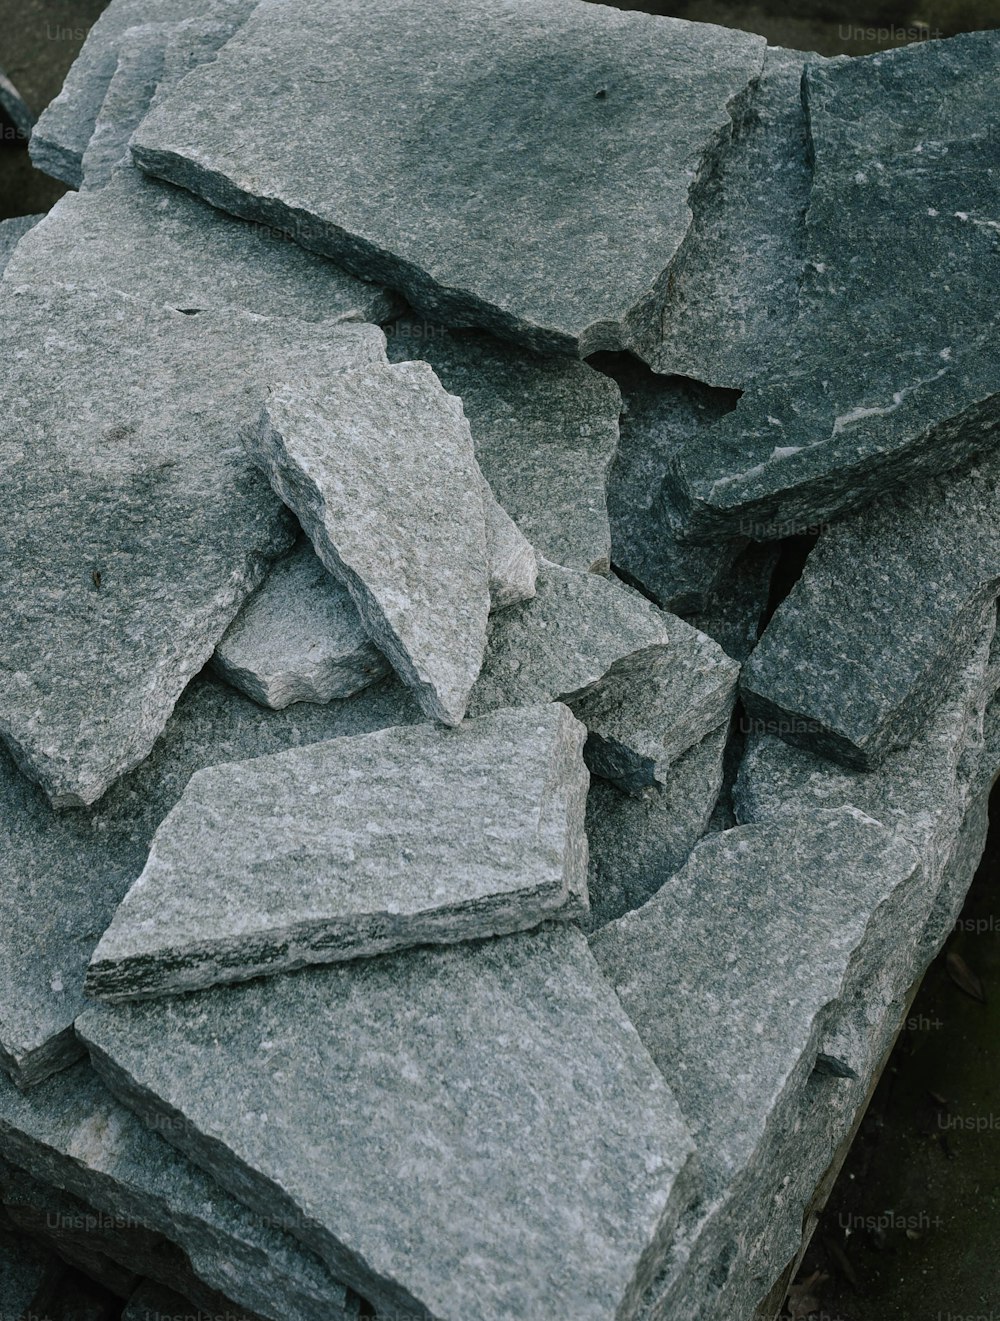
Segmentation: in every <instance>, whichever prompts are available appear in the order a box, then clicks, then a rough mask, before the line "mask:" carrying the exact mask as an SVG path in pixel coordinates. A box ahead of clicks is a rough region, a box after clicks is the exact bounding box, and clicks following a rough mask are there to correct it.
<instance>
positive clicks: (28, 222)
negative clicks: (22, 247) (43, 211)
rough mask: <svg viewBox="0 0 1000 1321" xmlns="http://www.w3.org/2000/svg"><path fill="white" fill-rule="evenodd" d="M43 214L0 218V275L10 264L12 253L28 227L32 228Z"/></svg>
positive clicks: (42, 217)
mask: <svg viewBox="0 0 1000 1321" xmlns="http://www.w3.org/2000/svg"><path fill="white" fill-rule="evenodd" d="M44 218H45V217H44V216H41V215H34V216H13V217H12V218H11V219H10V220H0V275H3V273H4V271H5V270H6V269H7V267H8V265H9V264H10V259H11V257H13V255H14V249H15V248H16V247H17V246H18V244H19V243H20V242H21V240H22V239H23V238H24V236H25V234H27V232H28V230H29V229H32V228H34V226H35V225H37V224H38V222H39V221H40V220H44Z"/></svg>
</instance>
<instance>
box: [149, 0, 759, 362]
mask: <svg viewBox="0 0 1000 1321" xmlns="http://www.w3.org/2000/svg"><path fill="white" fill-rule="evenodd" d="M763 48H764V42H763V40H762V39H761V38H759V37H756V36H752V35H750V34H746V33H742V32H734V31H731V30H726V29H723V28H718V27H713V26H711V25H708V24H700V23H698V24H695V23H685V22H683V21H681V20H677V19H662V18H652V17H649V16H646V15H642V14H636V13H628V14H625V13H620V12H616V11H614V10H609V9H607V8H604V7H599V6H586V7H584V6H582V5H580V4H577V3H572V2H571V0H544V3H539V0H530V3H529V0H505V3H504V4H502V5H500V6H499V8H498V7H497V5H496V4H494V3H488V2H487V0H476V2H475V3H468V0H447V2H446V3H442V4H438V5H436V6H434V8H433V9H432V10H430V11H429V10H428V8H427V6H426V5H425V4H423V3H421V0H405V3H396V4H393V5H392V6H389V5H382V4H376V5H372V4H361V3H351V4H349V5H345V6H343V7H342V9H341V11H340V21H339V22H338V23H337V24H331V23H330V21H329V9H328V7H327V5H326V4H325V3H323V0H309V2H308V3H302V4H298V5H296V6H295V7H294V9H290V8H289V6H287V5H285V4H282V3H280V2H276V0H265V3H263V4H261V5H260V6H258V8H257V9H256V11H255V12H254V15H253V17H252V18H251V19H250V20H249V21H248V22H247V24H246V25H245V26H244V27H243V28H242V29H241V31H240V32H239V33H238V34H237V35H236V36H235V37H234V39H233V40H232V41H231V42H230V43H229V44H228V45H227V46H226V47H225V48H224V49H223V51H222V52H221V53H220V55H219V57H218V59H217V60H216V61H215V63H214V64H213V65H212V66H211V67H210V69H204V70H200V71H196V72H195V73H194V74H192V75H191V77H190V78H189V79H188V80H187V81H186V82H185V84H184V87H183V88H182V89H180V90H178V91H177V92H175V94H174V95H173V96H172V97H170V98H168V99H167V100H166V101H165V102H163V103H162V104H161V105H160V106H159V107H158V108H157V109H156V110H154V112H153V113H152V114H151V115H150V116H149V117H148V118H147V119H146V120H145V122H144V123H143V124H142V126H141V127H140V129H139V131H138V133H137V134H136V137H135V139H134V140H133V153H134V155H135V158H136V160H137V161H138V163H139V164H140V165H141V166H142V167H143V169H146V170H148V171H149V172H151V173H153V174H158V175H160V176H162V177H163V178H168V179H170V180H171V181H172V182H174V183H179V184H182V185H183V186H185V187H188V188H190V189H191V190H192V191H194V192H198V193H200V194H201V195H203V196H205V197H206V198H207V199H208V200H209V201H211V202H213V203H215V204H216V205H219V206H222V207H224V208H226V209H228V210H231V211H234V212H236V213H237V214H241V215H245V216H250V217H253V218H259V219H264V220H267V221H268V222H269V223H275V224H279V225H282V226H284V227H286V228H287V229H288V230H289V232H291V233H294V234H295V235H296V237H297V238H298V241H299V242H301V243H303V244H304V245H305V246H308V247H312V248H315V249H316V250H317V251H322V252H325V253H326V254H327V255H329V256H332V257H334V258H336V259H337V260H341V261H343V262H344V264H345V265H347V266H348V268H349V269H351V270H353V271H354V272H355V273H356V274H363V275H366V276H369V277H370V278H373V279H377V280H379V281H381V282H383V283H385V284H388V285H390V286H391V287H393V288H397V289H400V290H402V291H403V292H404V293H405V294H406V295H407V297H408V298H409V301H410V302H411V303H412V304H413V306H414V307H415V308H418V309H419V310H420V311H421V312H422V313H424V314H425V315H428V316H432V317H435V318H437V319H440V320H442V321H444V322H445V323H447V324H449V325H452V326H463V325H465V326H469V325H473V326H478V327H480V328H483V329H487V330H491V331H493V332H494V333H500V334H502V335H503V336H505V337H506V338H514V339H519V340H520V341H522V342H523V343H525V344H527V345H528V346H529V347H531V348H535V349H538V350H546V349H557V350H559V351H564V352H565V351H568V352H573V353H576V354H578V355H580V356H586V355H587V354H589V353H593V352H596V351H598V350H601V349H612V350H616V349H621V348H627V347H629V346H630V344H631V343H632V342H633V341H634V340H635V339H636V338H637V325H640V324H641V325H643V326H644V325H645V323H646V322H647V321H649V320H650V318H655V316H656V313H657V311H658V308H659V305H660V303H661V302H662V299H663V296H664V295H663V288H662V285H663V284H664V283H665V281H664V279H663V277H664V272H665V270H666V268H667V266H668V265H669V263H670V261H671V259H672V258H673V256H674V254H675V253H676V251H677V248H678V246H679V245H680V243H681V241H682V239H683V238H684V235H685V233H686V232H687V229H688V227H689V225H690V221H691V212H690V209H689V204H688V193H689V190H690V187H691V184H692V180H693V178H694V177H695V176H696V175H697V174H698V172H699V171H702V170H704V169H707V168H708V166H709V162H711V161H712V160H713V159H714V156H715V155H716V153H717V152H718V150H719V148H720V146H721V145H722V144H723V143H724V142H725V141H726V139H727V138H728V136H729V134H730V132H731V128H732V120H731V118H730V112H729V107H730V103H731V102H733V101H734V100H735V99H736V98H737V97H739V96H740V95H741V94H743V93H744V92H745V90H746V88H747V85H748V83H749V82H750V80H751V79H753V78H755V77H756V76H757V75H758V74H759V72H760V69H761V67H762V64H763ZM376 69H377V76H376V73H375V70H376ZM376 84H377V88H378V90H377V93H376V92H375V90H374V89H375V87H376ZM262 85H266V86H268V87H270V88H271V89H272V95H270V96H269V98H268V100H267V106H266V112H265V109H264V104H263V102H262V101H261V100H260V97H259V88H260V87H261V86H262ZM401 108H402V112H401ZM276 122H278V123H288V124H295V125H296V132H297V142H298V146H297V150H296V151H295V152H293V153H290V152H288V151H287V150H285V143H284V141H283V138H282V135H281V134H275V133H274V131H273V125H274V124H275V123H276ZM310 159H313V160H322V161H323V162H324V168H323V169H322V170H318V169H315V168H305V169H303V168H302V167H301V162H302V161H309V160H310ZM581 196H586V206H584V207H581V205H580V198H581Z"/></svg>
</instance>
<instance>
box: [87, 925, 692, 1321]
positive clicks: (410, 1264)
mask: <svg viewBox="0 0 1000 1321" xmlns="http://www.w3.org/2000/svg"><path fill="white" fill-rule="evenodd" d="M150 1015H153V1016H154V1018H155V1023H156V1028H155V1031H151V1030H150V1029H151V1025H152V1022H153V1021H154V1018H151V1017H150ZM79 1026H80V1030H81V1031H82V1032H83V1034H84V1037H85V1039H86V1040H87V1042H88V1044H89V1046H90V1048H91V1050H92V1051H93V1052H94V1053H95V1055H96V1057H97V1058H98V1059H99V1061H100V1064H101V1068H102V1070H103V1071H104V1073H105V1074H106V1076H107V1077H108V1078H109V1079H110V1080H111V1081H112V1083H113V1085H114V1086H115V1087H116V1088H117V1089H118V1090H120V1091H121V1093H122V1094H123V1095H125V1096H127V1097H128V1099H129V1103H130V1104H133V1105H136V1106H137V1107H139V1108H140V1109H141V1110H143V1111H144V1112H145V1113H146V1114H147V1115H148V1116H150V1117H155V1115H157V1114H162V1113H170V1114H171V1115H174V1116H181V1115H183V1117H184V1118H183V1121H182V1123H180V1124H179V1125H178V1127H177V1130H176V1131H173V1132H171V1134H170V1137H171V1139H172V1140H174V1141H176V1142H177V1143H178V1144H179V1145H181V1146H182V1147H184V1148H187V1149H188V1150H189V1151H190V1152H192V1154H194V1155H196V1157H197V1159H198V1160H199V1161H202V1162H204V1163H205V1164H206V1166H207V1167H208V1168H209V1169H210V1171H211V1172H212V1173H213V1174H214V1176H215V1177H217V1178H218V1179H219V1180H220V1181H221V1182H222V1183H223V1184H224V1185H226V1186H229V1187H231V1188H233V1189H236V1190H238V1191H239V1195H240V1196H241V1197H243V1198H245V1199H249V1200H250V1201H251V1202H253V1203H255V1204H256V1205H258V1206H260V1207H261V1208H262V1209H264V1210H266V1212H267V1213H271V1214H273V1213H274V1212H275V1210H278V1211H280V1212H285V1213H289V1214H292V1215H293V1216H296V1217H298V1218H299V1232H300V1234H301V1235H302V1236H303V1237H304V1239H306V1240H308V1241H309V1242H311V1243H312V1244H313V1245H314V1246H315V1247H316V1248H317V1250H318V1251H319V1252H320V1253H321V1255H322V1256H323V1257H324V1259H325V1260H327V1261H328V1262H329V1263H330V1264H331V1266H332V1267H333V1269H335V1270H337V1271H340V1270H343V1271H344V1274H345V1278H347V1279H348V1280H349V1282H350V1283H352V1284H354V1285H355V1286H356V1287H359V1289H360V1291H361V1292H362V1293H363V1296H366V1297H369V1298H371V1299H372V1301H373V1302H375V1304H376V1306H381V1307H383V1308H385V1309H387V1310H389V1311H390V1312H391V1311H392V1310H393V1308H403V1309H407V1308H408V1309H410V1310H417V1311H419V1310H420V1309H423V1308H426V1309H427V1311H428V1312H429V1313H430V1315H432V1316H436V1317H441V1318H451V1317H454V1318H458V1317H463V1318H483V1321H485V1319H486V1318H493V1317H497V1316H532V1315H538V1316H540V1315H545V1314H546V1313H549V1312H551V1313H552V1314H559V1315H561V1314H562V1313H563V1312H564V1311H565V1310H566V1309H569V1311H570V1312H571V1313H572V1315H573V1316H578V1317H594V1318H598V1317H600V1318H605V1317H607V1316H609V1315H610V1316H614V1315H618V1316H621V1317H627V1316H630V1315H631V1314H632V1312H633V1311H634V1308H635V1304H636V1303H637V1301H638V1294H639V1292H640V1291H641V1288H642V1287H643V1285H644V1284H645V1283H646V1279H647V1278H648V1276H649V1274H650V1273H651V1271H652V1269H653V1266H654V1263H655V1259H656V1256H657V1254H658V1252H659V1251H661V1250H662V1248H663V1247H664V1246H665V1243H666V1242H667V1241H669V1237H670V1235H671V1232H672V1230H673V1228H674V1226H675V1224H676V1222H677V1218H678V1216H679V1215H680V1212H681V1211H682V1210H683V1208H684V1206H685V1205H686V1203H687V1202H688V1200H689V1198H690V1196H691V1193H692V1183H691V1178H692V1172H691V1168H690V1161H691V1156H692V1149H691V1145H690V1142H689V1139H688V1138H687V1135H686V1131H685V1128H684V1125H683V1124H682V1122H681V1121H680V1118H679V1115H678V1113H677V1110H676V1106H675V1103H674V1101H673V1098H672V1097H671V1095H670V1092H669V1090H668V1089H667V1087H666V1085H665V1083H664V1082H663V1080H662V1078H661V1077H660V1075H659V1074H658V1073H657V1071H656V1070H655V1069H654V1068H653V1066H652V1064H651V1062H650V1060H649V1057H648V1056H647V1054H646V1052H645V1050H644V1049H643V1048H642V1047H641V1046H640V1043H639V1041H638V1038H637V1037H636V1035H635V1032H634V1029H632V1027H631V1025H630V1024H628V1022H627V1020H626V1019H625V1016H624V1014H623V1013H622V1010H621V1006H620V1005H619V1004H618V1002H617V1000H616V999H615V997H614V996H613V995H612V993H611V991H610V988H608V987H607V985H606V983H605V982H604V980H603V978H601V976H600V975H599V973H598V971H597V968H596V965H595V963H594V961H593V959H592V957H591V956H590V954H589V952H588V951H587V949H586V941H585V940H584V938H583V937H582V936H581V935H580V933H579V932H577V931H574V930H573V929H572V928H563V929H561V930H560V929H558V928H550V929H545V930H542V931H539V932H535V933H532V934H528V935H519V936H509V937H506V938H504V939H502V940H496V941H488V942H485V943H482V944H478V945H462V946H456V947H452V948H448V949H441V950H417V951H413V952H408V953H403V954H397V955H393V956H391V957H390V958H386V959H372V960H362V961H361V962H358V963H354V964H350V965H344V966H343V967H341V968H331V969H323V970H308V971H305V972H300V973H295V974H292V975H289V976H286V977H279V978H271V979H267V980H265V981H261V982H249V983H246V984H244V985H242V986H240V987H230V988H226V989H225V990H221V991H218V990H213V991H205V992H202V993H200V994H199V995H197V996H184V997H179V998H177V999H172V1000H168V1001H163V1002H160V1003H158V1004H148V1005H147V1004H142V1003H136V1004H132V1005H119V1006H115V1007H108V1008H106V1009H101V1010H91V1011H89V1012H88V1013H87V1014H85V1015H84V1017H83V1018H82V1019H81V1020H80V1025H79ZM210 1040H211V1041H212V1047H211V1050H210V1051H209V1050H206V1049H205V1046H206V1045H207V1043H208V1042H209V1041H210ZM512 1043H516V1049H512ZM223 1060H224V1061H225V1062H224V1064H222V1061H223ZM220 1065H221V1066H222V1067H223V1068H224V1069H225V1073H226V1076H227V1077H228V1078H229V1079H230V1081H231V1083H232V1084H234V1085H235V1086H236V1087H237V1088H239V1089H240V1090H242V1089H243V1088H244V1087H245V1088H246V1091H245V1093H244V1094H245V1095H246V1097H247V1104H246V1105H245V1106H237V1107H234V1106H233V1105H232V1104H231V1096H232V1092H231V1091H230V1089H229V1088H227V1089H226V1094H225V1095H222V1094H220V1093H219V1091H217V1090H216V1089H215V1088H214V1087H213V1086H211V1085H210V1083H209V1075H210V1074H211V1076H217V1074H216V1069H217V1068H218V1067H219V1066H220ZM206 1070H207V1071H208V1072H206ZM581 1097H585V1098H586V1104H581ZM265 1114H266V1115H267V1116H268V1119H267V1122H266V1125H262V1116H263V1115H265ZM345 1115H350V1123H349V1124H347V1123H345V1122H344V1116H345ZM317 1150H322V1151H323V1152H324V1153H325V1156H324V1159H323V1160H322V1161H316V1160H315V1159H314V1158H313V1156H312V1155H311V1153H313V1152H315V1151H317ZM373 1150H377V1151H378V1152H379V1153H380V1159H379V1160H378V1161H377V1162H373V1161H372V1160H371V1152H372V1151H373ZM581 1151H585V1152H586V1153H587V1156H588V1159H587V1160H586V1161H585V1162H581V1160H580V1152H581ZM404 1176H405V1177H404ZM567 1181H568V1182H569V1183H571V1184H572V1186H573V1187H574V1188H576V1189H577V1190H578V1192H579V1196H578V1197H576V1198H574V1199H572V1200H571V1201H569V1202H568V1201H567V1200H566V1196H565V1190H566V1186H567ZM404 1189H405V1196H403V1195H401V1194H402V1192H403V1190H404ZM457 1206H459V1207H461V1208H462V1213H461V1214H458V1215H456V1214H455V1211H456V1207H457ZM333 1263H336V1265H333Z"/></svg>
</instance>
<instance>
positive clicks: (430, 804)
mask: <svg viewBox="0 0 1000 1321" xmlns="http://www.w3.org/2000/svg"><path fill="white" fill-rule="evenodd" d="M585 737H586V730H585V729H584V727H583V725H581V724H580V722H579V721H578V720H576V719H575V718H574V717H573V716H572V715H571V714H570V712H569V710H568V709H567V708H566V707H565V706H561V705H559V704H557V703H550V704H548V705H547V706H536V707H526V708H522V709H518V710H504V711H499V712H496V713H494V714H493V715H489V716H484V717H482V718H481V719H479V720H472V721H466V722H465V723H464V724H463V725H462V727H461V729H458V730H446V729H442V728H440V727H439V726H435V725H416V726H411V727H409V728H396V729H387V730H382V731H379V732H377V733H373V734H368V735H364V736H359V737H354V738H339V739H330V740H327V741H325V742H322V743H313V744H310V745H308V746H306V747H299V748H295V749H292V750H290V751H288V752H280V753H276V754H274V755H272V756H269V757H258V758H254V759H253V760H250V761H244V762H236V763H229V764H227V765H222V766H215V767H212V768H210V769H208V770H204V771H200V772H199V773H197V774H196V775H195V776H193V777H192V779H191V781H190V783H189V784H188V786H187V788H186V789H185V791H184V794H183V796H182V798H181V800H180V802H179V803H178V804H177V806H176V807H175V808H174V809H173V811H172V812H171V813H170V815H169V816H168V817H167V818H166V820H165V821H164V822H163V824H162V825H161V826H160V828H159V830H158V831H157V832H156V836H155V838H154V840H153V844H152V848H151V849H150V854H149V858H148V860H147V862H146V866H145V868H144V869H143V872H142V875H141V876H140V877H139V879H138V880H137V881H136V883H135V885H134V886H133V887H132V888H131V890H130V891H129V893H128V894H127V895H126V896H125V899H124V900H123V902H122V904H121V907H120V908H119V909H118V911H117V913H116V914H115V916H114V920H113V921H112V923H111V926H110V927H109V928H108V930H107V932H105V934H104V936H103V937H102V939H101V943H100V944H99V945H98V947H97V949H96V951H95V952H94V957H93V959H92V960H91V963H90V968H89V970H88V973H87V981H86V990H87V993H88V994H89V995H91V996H93V997H95V998H96V999H101V1000H109V1001H115V1000H130V999H135V998H138V997H140V996H147V995H165V994H172V993H177V992H180V991H190V990H196V989H200V988H203V987H206V986H212V985H215V984H216V983H219V982H231V981H245V980H247V979H248V978H250V977H259V976H262V975H269V974H273V973H278V972H283V971H288V970H289V969H294V968H300V967H303V966H304V965H306V964H310V963H332V962H337V961H340V960H343V959H356V958H363V957H370V956H372V955H375V954H384V953H386V952H388V951H391V950H396V949H403V948H405V947H407V946H410V945H429V944H444V943H452V942H455V941H461V940H471V939H475V938H476V937H480V936H491V935H503V934H507V933H509V932H511V931H520V930H525V929H527V928H530V927H534V926H538V925H539V924H540V923H541V922H544V921H549V920H552V919H556V918H561V919H568V918H572V917H580V916H583V915H584V914H585V912H586V907H587V898H586V896H587V836H586V834H585V831H584V811H585V804H586V798H587V788H588V784H589V779H590V777H589V775H588V773H587V768H586V766H585V765H584V762H583V743H584V739H585Z"/></svg>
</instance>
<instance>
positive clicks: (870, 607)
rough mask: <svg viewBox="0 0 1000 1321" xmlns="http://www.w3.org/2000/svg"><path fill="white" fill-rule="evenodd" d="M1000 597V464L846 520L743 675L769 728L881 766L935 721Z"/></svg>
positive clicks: (814, 555) (756, 713) (749, 705)
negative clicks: (958, 661)
mask: <svg viewBox="0 0 1000 1321" xmlns="http://www.w3.org/2000/svg"><path fill="white" fill-rule="evenodd" d="M998 590H1000V458H993V457H991V458H989V459H987V460H985V461H984V462H983V463H982V464H980V465H978V466H976V467H975V468H973V469H971V470H970V471H969V472H967V473H964V474H962V475H960V476H954V475H952V476H948V477H942V478H935V479H931V480H928V481H925V482H923V483H921V484H920V485H919V486H917V487H915V489H914V490H913V491H912V492H910V493H907V494H906V495H898V496H888V497H886V498H885V499H883V500H880V501H878V502H877V503H875V504H872V505H870V506H868V507H867V508H866V509H862V510H859V511H858V512H857V513H856V514H853V515H850V516H848V517H847V518H844V519H843V520H841V521H840V522H839V523H836V524H834V525H833V526H832V527H830V528H829V529H828V530H827V531H826V532H824V533H823V535H822V536H821V537H820V539H819V542H818V543H817V545H816V547H815V549H814V550H813V551H812V552H811V553H810V556H809V559H808V561H807V563H806V567H805V571H804V572H803V574H802V576H801V578H799V580H798V582H797V583H796V584H795V586H794V587H793V589H792V591H791V594H790V595H789V596H788V597H787V598H786V599H785V601H783V602H782V604H781V605H780V606H779V607H778V610H777V611H776V612H775V615H774V617H773V619H772V620H771V622H770V624H769V625H768V627H767V629H766V631H765V633H764V636H763V637H762V638H761V641H760V643H759V645H758V647H757V649H756V650H755V652H754V653H753V655H752V657H751V658H750V660H749V662H748V664H747V666H746V669H745V670H744V673H743V682H742V693H743V701H744V704H745V706H746V709H747V712H748V714H749V715H750V716H751V717H752V718H754V719H755V720H756V721H759V722H760V725H761V727H762V728H763V729H764V731H765V732H770V733H775V734H778V735H780V736H781V737H783V738H787V739H788V740H789V741H790V742H794V743H799V744H802V745H803V746H805V747H809V748H813V749H814V750H815V751H817V752H821V753H826V754H827V755H829V756H832V757H834V758H836V759H837V760H838V761H842V762H844V763H845V764H847V765H856V766H862V767H871V766H874V765H877V764H878V763H879V762H881V761H882V759H883V758H884V757H885V756H886V754H887V753H888V752H889V751H891V749H893V748H895V747H900V746H902V745H905V744H906V743H908V742H909V741H910V740H911V739H912V738H913V737H914V736H915V735H916V734H917V733H918V732H919V731H920V730H921V729H922V728H923V727H924V725H925V723H926V721H927V719H928V717H929V715H930V713H931V712H932V711H933V709H934V707H935V706H936V705H937V703H938V702H940V700H941V697H942V695H943V693H944V691H946V687H947V683H948V679H949V676H950V675H951V674H952V673H954V668H955V658H956V656H959V657H961V656H964V655H966V654H967V653H968V650H969V648H970V647H971V645H972V643H973V641H974V640H975V638H976V636H977V635H978V634H979V632H980V631H981V627H982V623H981V621H982V615H983V609H984V607H986V606H987V605H991V604H992V602H993V601H994V600H995V599H996V596H997V592H998Z"/></svg>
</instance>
